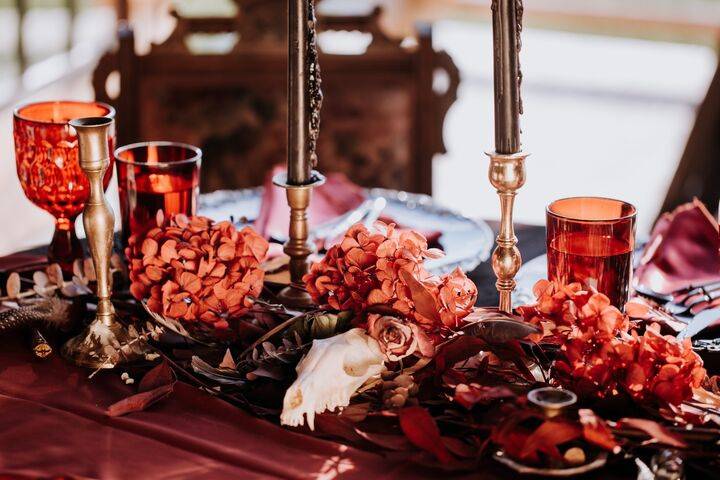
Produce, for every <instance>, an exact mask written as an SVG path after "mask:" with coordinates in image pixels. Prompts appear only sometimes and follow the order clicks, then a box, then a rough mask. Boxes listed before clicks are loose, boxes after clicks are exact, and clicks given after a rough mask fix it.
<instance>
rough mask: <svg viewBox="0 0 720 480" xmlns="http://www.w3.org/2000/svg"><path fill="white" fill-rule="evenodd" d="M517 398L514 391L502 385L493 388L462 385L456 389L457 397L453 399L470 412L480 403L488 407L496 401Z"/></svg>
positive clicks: (474, 384)
mask: <svg viewBox="0 0 720 480" xmlns="http://www.w3.org/2000/svg"><path fill="white" fill-rule="evenodd" d="M515 396H516V395H515V393H514V392H513V391H512V390H510V389H509V388H507V387H504V386H502V385H499V386H494V387H493V386H488V385H478V384H477V383H473V384H470V385H466V384H464V383H461V384H459V385H457V386H456V387H455V396H454V397H453V398H454V400H455V401H456V402H457V403H459V404H460V405H462V406H463V407H465V408H467V409H468V410H470V409H472V408H473V407H474V406H475V405H477V404H478V403H479V404H481V405H487V404H489V403H492V402H494V401H496V400H502V399H506V398H514V397H515Z"/></svg>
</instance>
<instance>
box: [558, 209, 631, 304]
mask: <svg viewBox="0 0 720 480" xmlns="http://www.w3.org/2000/svg"><path fill="white" fill-rule="evenodd" d="M634 245H635V207H633V206H632V205H630V204H629V203H626V202H623V201H620V200H613V199H610V198H598V197H576V198H564V199H562V200H557V201H555V202H553V203H551V204H550V205H549V206H548V207H547V251H548V278H549V279H550V280H556V281H559V282H560V283H563V284H567V283H572V282H581V283H583V284H585V285H589V286H591V287H593V288H595V289H597V291H599V292H600V293H604V294H605V295H607V296H608V297H609V298H610V302H611V303H612V304H613V305H615V306H616V307H618V308H620V309H622V308H623V306H624V305H625V302H627V299H628V293H629V290H630V281H631V277H632V252H633V249H634Z"/></svg>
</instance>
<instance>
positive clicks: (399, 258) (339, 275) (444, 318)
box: [303, 222, 477, 332]
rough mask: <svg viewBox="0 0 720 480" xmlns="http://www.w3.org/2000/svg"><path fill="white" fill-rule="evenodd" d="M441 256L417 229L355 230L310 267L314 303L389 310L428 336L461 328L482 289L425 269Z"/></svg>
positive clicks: (378, 227)
mask: <svg viewBox="0 0 720 480" xmlns="http://www.w3.org/2000/svg"><path fill="white" fill-rule="evenodd" d="M442 255H443V253H442V251H440V250H438V249H435V248H428V244H427V240H426V239H425V237H424V236H422V235H421V234H420V233H418V232H415V231H412V230H403V231H398V230H396V229H395V225H394V224H389V225H386V224H384V223H382V222H377V223H376V224H375V226H374V228H373V229H372V230H371V229H368V228H367V227H365V226H364V225H363V224H357V225H353V226H352V227H350V229H349V230H348V231H347V232H346V233H345V236H344V237H343V239H342V241H341V242H340V243H339V244H337V245H334V246H333V247H331V248H330V249H329V250H328V252H327V254H326V255H325V257H324V258H323V259H322V260H321V261H320V262H316V263H314V264H313V265H312V266H311V267H310V272H309V273H308V274H307V275H305V277H304V278H303V280H304V282H305V286H306V288H307V290H308V292H310V295H311V296H312V298H313V300H314V301H315V303H317V304H319V305H322V306H324V307H328V308H333V309H336V310H354V311H355V312H362V311H364V310H366V309H367V308H368V307H371V306H374V305H386V306H389V307H392V308H393V309H394V310H396V311H397V312H400V313H401V314H403V315H404V316H405V317H406V318H407V319H409V320H412V321H416V322H417V323H418V324H419V325H420V326H421V327H422V328H423V329H424V330H426V331H428V332H439V331H441V330H444V329H447V328H453V327H456V326H457V325H458V324H459V322H460V320H461V319H462V318H464V317H465V316H467V315H468V314H469V313H470V312H471V311H472V308H473V305H474V304H475V300H476V298H477V288H476V287H475V285H474V284H473V283H472V282H471V281H470V280H469V279H468V278H467V277H466V276H465V274H464V273H463V272H462V271H460V270H456V271H454V272H452V273H451V274H448V275H444V276H441V277H438V276H434V275H432V274H431V273H430V272H428V271H427V270H426V269H425V267H424V266H423V261H424V260H425V259H426V258H439V257H441V256H442Z"/></svg>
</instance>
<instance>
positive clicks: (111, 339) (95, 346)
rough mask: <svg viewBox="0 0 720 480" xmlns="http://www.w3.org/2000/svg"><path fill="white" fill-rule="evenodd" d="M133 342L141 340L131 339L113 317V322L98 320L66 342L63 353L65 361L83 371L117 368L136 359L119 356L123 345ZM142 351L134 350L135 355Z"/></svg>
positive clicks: (126, 330)
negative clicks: (87, 369) (84, 368)
mask: <svg viewBox="0 0 720 480" xmlns="http://www.w3.org/2000/svg"><path fill="white" fill-rule="evenodd" d="M110 308H112V307H110ZM133 341H137V338H133V337H131V336H130V333H129V332H128V329H127V328H125V326H124V325H122V324H121V323H120V322H118V321H117V320H115V318H114V313H112V314H111V316H110V317H109V318H103V317H100V316H98V317H97V318H96V319H95V320H94V321H93V322H92V323H91V324H90V325H88V326H87V327H85V330H83V331H82V333H80V334H79V335H78V336H76V337H73V338H71V339H70V340H68V341H67V342H65V344H64V345H63V347H62V351H61V353H62V356H63V357H65V358H66V359H68V360H70V361H71V362H73V363H74V364H75V365H78V366H81V367H87V368H93V369H98V368H113V367H115V366H116V365H118V364H119V363H124V362H127V361H129V360H132V359H133V358H130V356H129V355H127V354H126V355H122V354H118V350H119V348H120V347H121V346H122V345H127V344H130V343H132V342H133ZM141 347H142V346H141V345H137V346H134V347H133V349H132V351H133V352H136V351H139V349H140V348H141Z"/></svg>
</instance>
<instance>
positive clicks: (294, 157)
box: [287, 0, 311, 185]
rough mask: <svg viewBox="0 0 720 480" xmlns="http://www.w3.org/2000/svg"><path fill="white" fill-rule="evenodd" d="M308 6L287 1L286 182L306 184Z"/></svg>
mask: <svg viewBox="0 0 720 480" xmlns="http://www.w3.org/2000/svg"><path fill="white" fill-rule="evenodd" d="M307 4H308V0H288V9H289V11H288V22H289V25H288V160H287V167H288V169H287V172H288V174H287V181H288V183H290V184H293V185H303V184H305V183H307V182H308V180H310V170H311V166H310V162H309V161H308V156H307V153H308V152H307V143H306V142H307V125H308V121H307V114H308V108H307V96H306V94H307V88H306V85H307V52H308V45H307V30H308V26H307Z"/></svg>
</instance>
